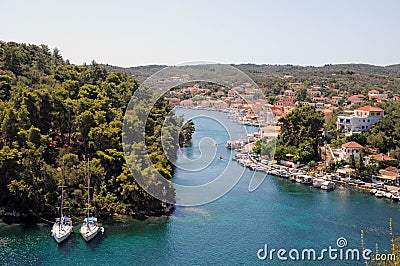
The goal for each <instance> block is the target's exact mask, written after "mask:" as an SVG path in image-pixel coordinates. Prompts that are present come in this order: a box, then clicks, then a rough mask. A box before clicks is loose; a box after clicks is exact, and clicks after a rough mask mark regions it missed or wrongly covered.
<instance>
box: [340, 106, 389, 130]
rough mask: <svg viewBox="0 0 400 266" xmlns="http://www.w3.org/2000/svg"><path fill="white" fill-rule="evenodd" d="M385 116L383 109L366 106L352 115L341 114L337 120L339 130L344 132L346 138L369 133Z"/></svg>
mask: <svg viewBox="0 0 400 266" xmlns="http://www.w3.org/2000/svg"><path fill="white" fill-rule="evenodd" d="M383 116H384V111H383V110H382V109H381V108H378V107H373V106H364V107H361V108H357V109H355V110H354V111H353V112H352V113H350V114H340V115H339V116H338V120H337V128H338V130H343V131H344V133H345V135H346V136H351V135H353V134H355V133H362V132H366V131H369V130H370V129H371V128H372V127H373V126H374V125H375V124H376V123H377V122H378V121H379V120H381V119H382V118H383Z"/></svg>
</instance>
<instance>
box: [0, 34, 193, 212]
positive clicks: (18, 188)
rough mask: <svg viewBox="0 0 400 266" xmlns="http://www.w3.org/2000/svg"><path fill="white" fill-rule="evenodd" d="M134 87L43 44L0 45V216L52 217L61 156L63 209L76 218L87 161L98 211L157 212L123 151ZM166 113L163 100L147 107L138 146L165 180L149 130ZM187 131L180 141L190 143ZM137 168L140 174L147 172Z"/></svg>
mask: <svg viewBox="0 0 400 266" xmlns="http://www.w3.org/2000/svg"><path fill="white" fill-rule="evenodd" d="M138 85H139V84H138V82H137V81H135V80H134V79H133V78H132V77H131V76H129V75H127V74H126V73H122V72H118V71H116V72H110V71H108V70H106V68H105V67H103V66H101V65H99V64H97V63H96V62H94V61H93V62H92V63H91V64H90V65H80V66H78V65H73V64H70V63H69V62H68V60H64V59H63V57H62V56H61V55H60V52H59V51H58V49H54V50H53V51H51V50H50V49H49V48H48V47H47V46H46V45H40V46H37V45H29V44H18V43H15V42H7V43H6V42H0V134H1V139H0V210H1V212H3V213H4V212H7V211H12V210H17V211H19V212H21V213H38V214H52V213H53V214H54V212H55V210H56V207H57V204H58V199H59V188H58V186H59V185H60V184H61V162H62V158H64V161H65V182H66V185H67V186H68V188H67V191H66V193H65V197H66V199H65V201H66V202H65V206H66V207H67V211H69V212H71V213H80V212H81V211H82V210H83V209H84V208H85V197H86V191H85V188H84V187H85V182H86V181H85V180H86V179H85V175H86V173H85V159H86V158H87V157H89V158H90V160H91V163H90V169H91V180H92V184H91V185H92V186H93V187H94V192H93V195H91V197H92V198H93V204H92V205H93V206H94V207H95V209H96V210H97V212H100V213H114V212H117V213H147V214H149V213H150V214H152V213H153V214H155V213H157V212H160V210H161V204H160V202H159V201H158V200H156V199H154V198H153V197H152V196H150V195H149V194H147V193H146V192H145V191H144V190H142V189H141V188H140V187H139V186H138V184H137V183H136V181H135V179H134V178H133V176H132V174H131V172H130V171H129V169H128V167H127V165H126V162H125V159H124V153H123V150H122V140H121V136H122V125H123V117H124V112H125V109H126V107H127V104H128V102H129V100H130V98H131V96H132V93H133V92H134V91H135V90H136V89H137V88H138ZM171 110H172V107H171V106H170V105H169V104H168V102H167V101H166V100H160V101H159V102H158V103H157V105H156V106H154V107H153V108H152V111H151V112H150V115H149V121H150V123H149V127H147V128H146V133H148V134H146V143H145V144H143V145H145V149H146V150H147V152H148V154H150V158H151V160H152V161H153V163H155V164H156V167H157V170H159V171H161V172H162V173H163V176H165V177H166V178H171V177H172V174H173V167H172V164H171V162H170V161H169V160H168V158H167V156H166V154H165V153H164V152H163V149H162V146H161V140H160V139H161V137H160V134H161V132H160V131H159V130H155V128H157V127H160V126H161V125H162V124H163V119H164V117H165V115H166V114H167V113H169V112H170V111H171ZM182 121H183V119H182V118H178V117H176V116H175V117H174V120H173V121H172V127H171V128H169V129H168V130H170V131H174V132H179V130H180V128H181V126H182ZM190 132H192V129H190V130H189V133H187V134H186V136H185V137H184V141H186V142H188V141H190V139H188V138H190V134H191V133H190ZM188 134H189V136H188ZM181 141H183V140H181ZM176 143H178V140H176ZM135 167H136V169H134V170H135V173H136V174H138V175H145V174H146V173H147V171H148V169H145V168H144V166H143V165H140V164H137V165H136V166H135ZM160 189H161V188H160ZM172 194H173V193H172Z"/></svg>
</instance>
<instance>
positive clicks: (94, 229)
mask: <svg viewBox="0 0 400 266" xmlns="http://www.w3.org/2000/svg"><path fill="white" fill-rule="evenodd" d="M99 230H100V228H99V226H89V227H88V226H87V225H82V226H81V229H80V230H79V231H80V233H81V236H82V237H83V239H85V241H90V240H92V239H93V238H94V237H95V236H96V235H97V234H98V232H99Z"/></svg>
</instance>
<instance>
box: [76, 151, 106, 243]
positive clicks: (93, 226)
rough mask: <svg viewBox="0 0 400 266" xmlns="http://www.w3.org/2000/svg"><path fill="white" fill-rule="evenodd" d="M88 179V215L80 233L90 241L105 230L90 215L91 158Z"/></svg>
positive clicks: (88, 166)
mask: <svg viewBox="0 0 400 266" xmlns="http://www.w3.org/2000/svg"><path fill="white" fill-rule="evenodd" d="M87 169H88V170H87V180H88V185H87V187H86V189H87V207H86V217H85V219H84V220H83V223H82V226H81V228H80V230H79V231H80V233H81V235H82V237H83V239H85V241H90V240H91V239H93V238H94V237H95V236H96V235H97V234H98V232H99V231H101V232H104V228H103V227H100V226H99V223H98V221H97V218H96V217H93V216H90V188H91V187H90V165H89V159H88V165H87Z"/></svg>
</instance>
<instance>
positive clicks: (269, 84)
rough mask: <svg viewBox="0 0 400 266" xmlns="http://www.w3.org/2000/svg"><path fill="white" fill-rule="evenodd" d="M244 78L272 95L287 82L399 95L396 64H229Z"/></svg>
mask: <svg viewBox="0 0 400 266" xmlns="http://www.w3.org/2000/svg"><path fill="white" fill-rule="evenodd" d="M232 66H234V67H236V68H238V69H240V70H241V71H243V72H244V73H246V74H248V75H249V76H250V77H251V78H252V79H253V80H254V81H255V82H256V83H257V84H258V85H259V86H260V87H264V88H266V91H270V92H272V93H274V94H278V93H280V92H281V91H282V89H286V88H287V84H288V83H290V82H303V83H305V84H306V85H307V84H314V85H320V86H328V87H330V88H335V89H342V90H347V91H349V92H350V93H354V94H355V93H364V94H365V93H367V91H368V90H371V89H376V90H379V91H381V92H384V91H385V92H389V93H392V94H398V93H400V64H397V65H390V66H374V65H368V64H337V65H324V66H320V67H314V66H297V65H267V64H262V65H256V64H232ZM105 67H106V68H107V69H108V70H110V71H123V72H125V73H127V74H129V75H132V76H133V77H134V78H135V79H137V80H138V81H140V82H143V81H144V80H145V79H146V78H147V77H149V76H150V75H152V74H154V73H155V72H157V71H159V70H161V69H163V68H164V67H167V66H165V65H148V66H138V67H130V68H122V67H117V66H111V65H105Z"/></svg>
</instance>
